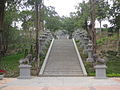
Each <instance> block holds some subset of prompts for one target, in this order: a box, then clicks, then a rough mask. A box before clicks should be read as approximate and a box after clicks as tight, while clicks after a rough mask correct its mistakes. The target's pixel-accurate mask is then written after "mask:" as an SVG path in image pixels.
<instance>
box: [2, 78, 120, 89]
mask: <svg viewBox="0 0 120 90" xmlns="http://www.w3.org/2000/svg"><path fill="white" fill-rule="evenodd" d="M0 90H120V78H108V79H94V77H34V78H33V79H30V80H19V79H4V80H2V81H0Z"/></svg>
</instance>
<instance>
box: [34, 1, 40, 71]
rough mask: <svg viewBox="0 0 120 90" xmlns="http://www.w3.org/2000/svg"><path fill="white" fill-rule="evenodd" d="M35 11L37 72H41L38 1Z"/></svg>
mask: <svg viewBox="0 0 120 90" xmlns="http://www.w3.org/2000/svg"><path fill="white" fill-rule="evenodd" d="M35 11H36V20H35V23H36V61H37V63H36V64H37V67H36V68H37V73H38V72H39V64H40V63H39V62H40V61H39V43H38V33H39V17H38V3H37V1H36V2H35Z"/></svg>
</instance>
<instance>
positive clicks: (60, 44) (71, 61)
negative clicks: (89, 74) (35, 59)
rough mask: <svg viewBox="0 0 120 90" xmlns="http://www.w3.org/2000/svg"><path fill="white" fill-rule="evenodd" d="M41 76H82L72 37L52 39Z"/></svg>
mask: <svg viewBox="0 0 120 90" xmlns="http://www.w3.org/2000/svg"><path fill="white" fill-rule="evenodd" d="M42 76H83V71H82V69H81V66H80V63H79V60H78V56H77V53H76V51H75V47H74V44H73V41H72V39H70V40H68V39H60V40H55V41H54V43H53V46H52V49H51V52H50V55H49V57H48V60H47V63H46V66H45V69H44V72H43V75H42Z"/></svg>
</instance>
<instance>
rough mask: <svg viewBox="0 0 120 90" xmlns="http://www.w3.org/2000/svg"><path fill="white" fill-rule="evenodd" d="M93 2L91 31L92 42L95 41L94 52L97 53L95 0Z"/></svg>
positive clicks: (91, 2) (91, 0) (91, 1)
mask: <svg viewBox="0 0 120 90" xmlns="http://www.w3.org/2000/svg"><path fill="white" fill-rule="evenodd" d="M90 4H91V31H92V42H93V54H96V48H97V46H96V30H95V17H96V15H95V1H94V0H90Z"/></svg>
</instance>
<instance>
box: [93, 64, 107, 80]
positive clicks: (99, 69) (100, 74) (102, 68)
mask: <svg viewBox="0 0 120 90" xmlns="http://www.w3.org/2000/svg"><path fill="white" fill-rule="evenodd" d="M94 68H95V71H96V77H95V78H96V79H106V78H107V77H106V68H107V66H106V65H96V66H94Z"/></svg>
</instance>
